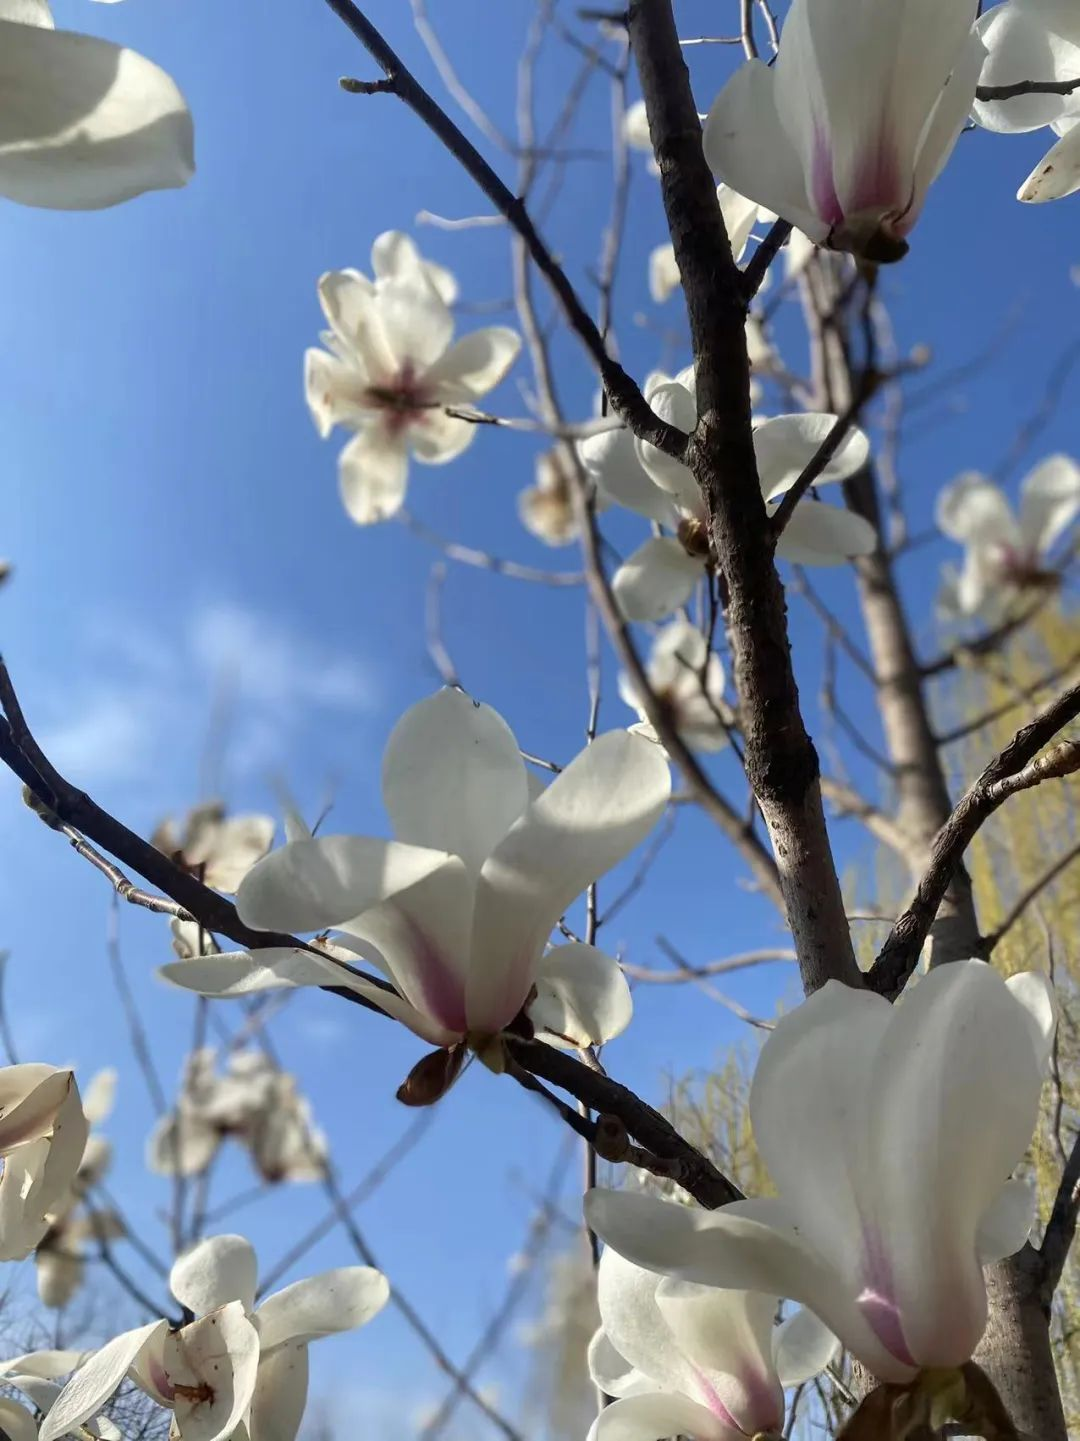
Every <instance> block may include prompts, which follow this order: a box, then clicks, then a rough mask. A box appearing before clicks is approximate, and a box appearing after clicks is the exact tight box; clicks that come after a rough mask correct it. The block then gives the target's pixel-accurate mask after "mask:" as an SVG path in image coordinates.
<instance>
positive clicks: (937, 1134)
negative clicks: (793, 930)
mask: <svg viewBox="0 0 1080 1441" xmlns="http://www.w3.org/2000/svg"><path fill="white" fill-rule="evenodd" d="M1054 1024H1055V1007H1054V1001H1053V994H1052V991H1051V990H1050V987H1049V984H1048V983H1047V981H1046V979H1045V977H1043V976H1040V975H1036V974H1034V973H1031V972H1028V973H1024V974H1021V975H1018V976H1013V977H1011V978H1010V980H1009V981H1003V980H1002V979H1001V977H1000V976H999V975H998V974H997V973H996V972H995V971H994V970H992V969H991V967H990V966H988V965H987V964H985V963H984V962H982V961H957V962H954V963H953V964H951V965H945V966H940V967H938V968H937V969H935V970H932V971H931V972H930V973H929V974H928V975H927V976H925V977H924V978H923V979H922V980H920V981H919V982H918V984H917V985H916V986H915V987H914V989H913V990H912V991H911V993H910V994H907V995H905V996H904V998H903V1000H902V1001H901V1002H900V1003H899V1004H898V1005H896V1006H892V1005H890V1004H889V1002H888V1001H886V1000H885V999H884V998H883V997H881V996H877V995H875V994H873V993H872V992H870V991H866V990H854V989H851V988H849V987H847V986H843V985H841V984H840V983H839V982H837V981H829V982H828V983H827V984H826V985H825V986H824V987H823V988H822V989H821V990H820V991H818V992H817V993H816V994H815V995H813V996H811V997H810V999H809V1000H807V1001H805V1002H803V1004H802V1005H801V1006H799V1007H798V1009H797V1010H794V1011H792V1012H791V1013H790V1014H789V1015H787V1016H784V1017H783V1018H782V1019H781V1020H780V1022H779V1023H778V1025H777V1027H776V1029H775V1030H774V1031H773V1033H772V1035H771V1036H770V1037H769V1039H768V1041H767V1042H766V1043H765V1046H764V1049H763V1050H762V1052H761V1058H760V1060H759V1062H758V1066H757V1071H756V1073H755V1075H754V1081H753V1085H752V1087H751V1092H750V1121H751V1125H752V1126H753V1131H754V1137H755V1140H756V1141H757V1145H758V1148H759V1150H760V1152H761V1156H762V1159H763V1160H764V1162H765V1164H766V1165H767V1167H768V1169H769V1172H770V1175H771V1177H772V1180H773V1183H774V1185H775V1187H776V1195H775V1196H772V1197H769V1198H760V1199H754V1200H748V1201H738V1202H736V1203H734V1204H733V1205H729V1206H723V1207H721V1208H720V1209H719V1210H716V1211H703V1210H700V1209H697V1208H695V1207H689V1206H680V1205H676V1204H672V1203H670V1202H666V1201H660V1200H657V1199H655V1198H653V1197H650V1196H645V1195H634V1194H631V1193H629V1192H615V1191H593V1192H591V1193H590V1194H589V1196H588V1197H587V1199H586V1214H587V1216H588V1219H589V1224H590V1225H591V1226H592V1227H593V1229H594V1230H595V1231H597V1232H598V1234H599V1235H601V1236H602V1237H603V1238H604V1240H605V1241H606V1242H607V1243H608V1245H610V1246H613V1247H614V1248H615V1249H616V1250H617V1251H618V1252H619V1253H620V1254H621V1255H623V1256H626V1257H628V1258H629V1259H630V1260H632V1261H634V1262H635V1263H636V1264H638V1265H641V1266H646V1267H648V1268H649V1269H650V1270H653V1271H659V1272H661V1273H665V1274H667V1275H670V1276H674V1277H677V1278H679V1279H681V1280H684V1281H692V1282H696V1283H699V1284H703V1285H707V1286H718V1287H721V1288H723V1289H738V1290H753V1291H760V1292H762V1293H764V1294H766V1295H770V1296H776V1295H780V1296H784V1297H787V1298H790V1299H791V1300H794V1301H798V1302H800V1303H801V1304H802V1305H804V1306H807V1307H809V1308H810V1309H812V1310H813V1311H814V1313H815V1314H816V1315H817V1316H819V1317H820V1318H821V1320H822V1321H823V1322H824V1323H825V1324H826V1325H827V1326H828V1327H829V1328H830V1330H832V1331H833V1332H834V1333H835V1334H836V1335H837V1336H838V1337H839V1338H840V1340H841V1341H842V1342H843V1344H844V1346H845V1347H846V1348H847V1349H848V1350H849V1351H850V1352H851V1353H852V1355H853V1356H856V1357H857V1358H858V1359H859V1360H860V1361H861V1362H862V1363H863V1364H864V1365H865V1366H866V1367H868V1368H869V1370H870V1371H872V1372H873V1373H874V1375H875V1376H877V1377H878V1379H879V1380H881V1381H887V1382H906V1381H909V1380H911V1379H912V1378H913V1377H914V1376H915V1375H916V1373H917V1372H918V1371H919V1370H921V1369H923V1368H942V1369H945V1370H951V1369H953V1368H956V1367H959V1366H962V1365H963V1364H964V1363H965V1362H967V1361H968V1360H969V1359H970V1357H971V1354H972V1352H973V1351H974V1349H975V1347H976V1346H977V1344H978V1342H979V1339H980V1338H981V1336H982V1333H983V1329H984V1327H985V1325H986V1316H987V1301H986V1286H985V1282H984V1279H983V1267H984V1266H985V1265H987V1264H989V1263H990V1262H992V1261H995V1260H999V1259H1001V1258H1002V1257H1004V1256H1008V1255H1011V1254H1012V1253H1013V1252H1014V1251H1017V1250H1019V1248H1020V1247H1021V1246H1022V1245H1023V1244H1024V1241H1025V1240H1026V1239H1027V1235H1028V1232H1029V1231H1030V1229H1031V1224H1032V1221H1033V1219H1034V1214H1035V1205H1034V1194H1033V1192H1032V1189H1031V1187H1030V1186H1029V1185H1027V1183H1025V1182H1020V1181H1015V1180H1008V1179H1007V1178H1008V1177H1009V1175H1010V1173H1011V1172H1012V1170H1013V1168H1014V1167H1015V1166H1017V1165H1019V1164H1020V1162H1021V1161H1022V1160H1023V1157H1024V1153H1025V1151H1026V1149H1027V1146H1028V1144H1029V1142H1030V1140H1031V1134H1032V1130H1033V1128H1034V1126H1035V1122H1036V1119H1037V1116H1038V1110H1039V1094H1040V1091H1041V1089H1042V1084H1043V1079H1044V1076H1045V1074H1046V1072H1047V1069H1048V1066H1049V1058H1050V1050H1051V1046H1052V1042H1053V1033H1054Z"/></svg>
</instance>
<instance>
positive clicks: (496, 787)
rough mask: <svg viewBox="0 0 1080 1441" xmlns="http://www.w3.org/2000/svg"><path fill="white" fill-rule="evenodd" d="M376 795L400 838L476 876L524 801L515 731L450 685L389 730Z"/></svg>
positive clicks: (522, 777)
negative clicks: (442, 854) (447, 856)
mask: <svg viewBox="0 0 1080 1441" xmlns="http://www.w3.org/2000/svg"><path fill="white" fill-rule="evenodd" d="M382 790H383V802H384V804H385V805H386V810H387V814H388V815H389V817H390V824H391V825H392V827H393V830H394V835H395V836H396V837H397V839H398V840H401V841H406V842H408V843H409V844H411V845H417V846H427V847H429V848H430V849H432V850H437V851H449V852H450V853H451V854H452V855H456V856H460V857H461V859H462V860H463V861H464V862H465V865H466V867H467V868H468V869H469V870H470V871H474V872H477V871H479V869H480V867H481V866H482V865H483V863H484V861H485V860H486V859H487V857H488V856H489V855H490V854H491V852H492V851H493V850H494V848H495V845H496V843H497V842H498V841H499V840H501V839H502V837H503V836H504V835H505V834H506V832H507V831H508V830H509V829H510V827H511V826H512V825H513V824H514V822H515V821H516V820H517V818H518V816H520V815H521V813H522V811H523V810H524V809H525V807H526V805H527V804H528V788H527V786H526V783H525V763H524V762H523V761H522V759H521V752H520V751H519V749H518V743H517V741H516V740H515V739H514V733H513V731H511V729H510V727H509V726H508V725H507V724H506V722H505V721H504V720H503V718H502V716H500V715H499V714H498V712H497V711H494V710H492V709H491V707H490V706H486V705H482V704H480V703H479V702H478V701H474V700H472V699H471V698H470V697H469V696H467V695H464V694H462V692H461V691H458V690H452V689H449V688H448V689H445V690H441V691H439V692H438V693H437V694H435V695H433V696H430V697H428V699H427V700H422V701H420V702H419V704H417V705H414V706H412V707H411V708H410V709H409V710H407V711H406V712H405V714H404V715H403V716H402V718H401V719H400V720H399V721H398V723H397V725H396V726H395V727H394V729H393V730H392V731H391V733H390V739H389V740H388V741H387V743H386V750H385V751H384V753H383V764H382Z"/></svg>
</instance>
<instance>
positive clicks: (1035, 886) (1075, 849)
mask: <svg viewBox="0 0 1080 1441" xmlns="http://www.w3.org/2000/svg"><path fill="white" fill-rule="evenodd" d="M1078 858H1080V841H1077V843H1076V844H1075V845H1074V846H1072V847H1071V848H1070V849H1069V850H1067V851H1066V852H1065V854H1064V855H1063V856H1059V857H1058V859H1057V860H1056V861H1055V862H1054V864H1053V865H1052V866H1050V867H1049V869H1048V870H1046V871H1044V872H1043V874H1042V875H1041V876H1040V877H1039V879H1038V880H1037V881H1035V882H1033V883H1032V884H1031V885H1030V886H1028V888H1027V890H1026V891H1024V893H1023V894H1022V895H1021V896H1019V897H1018V898H1017V900H1016V901H1014V902H1013V904H1012V906H1011V907H1010V909H1009V912H1008V914H1007V915H1006V917H1005V919H1004V920H1003V921H1002V922H1001V924H1000V925H999V926H997V927H996V928H995V929H994V930H992V931H991V932H990V934H989V935H987V936H984V937H983V944H984V945H985V947H986V953H987V955H989V954H990V953H991V951H993V949H994V947H995V946H996V945H998V944H999V943H1000V941H1001V940H1002V939H1003V937H1004V936H1006V935H1007V934H1008V932H1009V931H1011V930H1012V928H1013V926H1015V925H1016V923H1017V921H1018V920H1019V919H1020V917H1021V916H1022V915H1023V914H1024V912H1025V911H1026V910H1027V908H1028V906H1030V905H1031V904H1032V903H1033V902H1034V901H1037V900H1038V899H1039V897H1040V896H1041V895H1042V893H1043V891H1045V890H1046V888H1047V887H1048V886H1052V885H1053V884H1054V882H1055V881H1056V880H1057V878H1058V876H1060V875H1063V874H1064V872H1065V871H1067V870H1068V868H1069V867H1070V866H1071V865H1072V863H1073V861H1075V860H1077V859H1078Z"/></svg>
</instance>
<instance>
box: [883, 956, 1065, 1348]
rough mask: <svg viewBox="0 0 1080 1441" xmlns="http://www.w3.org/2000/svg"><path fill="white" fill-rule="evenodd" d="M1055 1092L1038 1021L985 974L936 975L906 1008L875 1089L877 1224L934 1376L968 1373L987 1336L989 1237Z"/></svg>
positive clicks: (914, 1343) (977, 967) (951, 968)
mask: <svg viewBox="0 0 1080 1441" xmlns="http://www.w3.org/2000/svg"><path fill="white" fill-rule="evenodd" d="M1042 1080H1043V1077H1042V1069H1041V1067H1040V1065H1039V1061H1038V1058H1037V1056H1036V1054H1035V1050H1034V1047H1033V1045H1032V1031H1031V1021H1030V1017H1029V1016H1028V1015H1027V1014H1026V1013H1025V1011H1024V1009H1023V1008H1022V1007H1021V1006H1018V1005H1017V1004H1016V1000H1015V999H1014V997H1013V995H1012V994H1011V993H1010V991H1009V988H1008V987H1007V986H1006V985H1005V982H1004V981H1003V980H1002V979H1001V977H1000V976H999V975H998V974H997V973H996V972H995V971H994V970H992V969H991V967H990V966H988V965H986V964H984V963H983V962H981V961H956V962H954V963H953V964H951V965H947V966H939V967H937V968H936V969H935V970H932V971H931V972H930V973H929V974H928V975H927V976H925V977H924V978H923V979H922V980H921V981H919V983H918V984H917V985H916V986H915V988H914V990H913V991H912V992H911V993H910V994H908V995H906V996H905V998H904V1000H903V1002H902V1004H901V1005H899V1006H898V1007H897V1010H896V1015H895V1017H894V1020H893V1023H892V1025H891V1026H890V1027H889V1030H888V1032H887V1034H886V1036H885V1038H884V1040H883V1042H882V1045H881V1047H880V1049H879V1051H878V1056H877V1064H876V1067H875V1072H874V1081H873V1085H874V1104H873V1108H872V1112H871V1117H870V1125H871V1133H872V1134H873V1135H874V1136H876V1137H878V1138H880V1139H881V1144H879V1146H878V1156H877V1165H876V1168H875V1172H876V1178H875V1179H876V1186H877V1190H878V1200H877V1205H876V1207H875V1212H876V1214H875V1216H874V1220H875V1222H876V1226H877V1229H878V1232H879V1235H880V1246H881V1251H882V1253H883V1255H884V1256H885V1257H887V1259H888V1263H889V1266H890V1268H891V1271H892V1282H893V1288H894V1294H895V1297H896V1300H897V1302H898V1305H899V1312H900V1318H901V1322H902V1326H903V1332H904V1336H905V1338H906V1340H907V1344H908V1347H909V1349H910V1351H911V1354H912V1356H914V1358H915V1359H916V1361H918V1362H919V1364H921V1365H926V1366H957V1365H962V1364H963V1362H964V1361H966V1360H967V1359H969V1358H970V1356H971V1352H972V1351H973V1350H974V1347H975V1345H976V1343H977V1342H978V1340H979V1338H980V1336H981V1335H982V1331H983V1327H984V1325H985V1322H986V1292H985V1287H984V1283H983V1277H982V1268H981V1266H980V1265H979V1262H978V1259H977V1255H976V1249H975V1248H976V1235H977V1232H978V1228H979V1224H980V1222H981V1221H982V1218H983V1216H984V1214H985V1212H986V1211H987V1209H988V1207H989V1206H990V1203H991V1202H992V1201H993V1200H995V1198H996V1197H997V1195H998V1192H999V1191H1000V1189H1001V1186H1002V1184H1003V1182H1004V1180H1005V1178H1006V1177H1007V1176H1008V1175H1009V1174H1010V1172H1011V1171H1012V1170H1013V1168H1014V1167H1015V1166H1016V1165H1018V1164H1019V1162H1020V1161H1021V1160H1022V1159H1023V1156H1024V1153H1025V1151H1026V1149H1027V1146H1028V1143H1029V1142H1030V1140H1031V1134H1032V1131H1033V1129H1034V1126H1035V1120H1036V1117H1037V1115H1038V1109H1039V1095H1040V1092H1041V1089H1042ZM885 1138H887V1144H885V1143H884V1142H885Z"/></svg>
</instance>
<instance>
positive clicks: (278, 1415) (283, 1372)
mask: <svg viewBox="0 0 1080 1441" xmlns="http://www.w3.org/2000/svg"><path fill="white" fill-rule="evenodd" d="M307 1390H308V1348H307V1347H306V1346H304V1345H295V1344H294V1345H292V1346H280V1347H279V1348H278V1349H277V1350H276V1351H274V1352H273V1353H272V1354H271V1355H269V1356H266V1355H264V1356H261V1357H260V1359H259V1373H258V1376H257V1378H256V1381H255V1394H254V1396H253V1397H252V1398H251V1416H250V1417H249V1418H248V1427H247V1429H248V1437H249V1441H294V1438H295V1436H296V1434H297V1432H298V1431H299V1430H300V1423H301V1421H302V1420H303V1419H304V1406H305V1403H306V1402H307Z"/></svg>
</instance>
